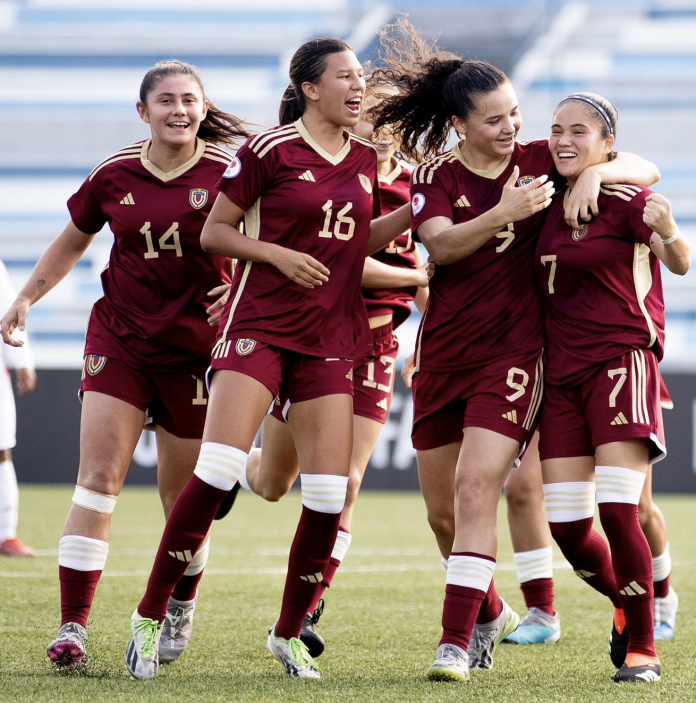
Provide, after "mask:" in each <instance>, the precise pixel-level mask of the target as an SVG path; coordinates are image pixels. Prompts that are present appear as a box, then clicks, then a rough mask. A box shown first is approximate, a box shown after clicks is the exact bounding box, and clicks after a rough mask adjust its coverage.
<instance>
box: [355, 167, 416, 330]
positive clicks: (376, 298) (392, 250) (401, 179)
mask: <svg viewBox="0 0 696 703" xmlns="http://www.w3.org/2000/svg"><path fill="white" fill-rule="evenodd" d="M392 163H393V166H394V168H393V169H392V171H391V173H389V174H388V175H387V176H379V177H378V180H379V198H380V200H381V203H382V214H384V215H387V214H389V213H390V212H394V210H398V209H399V208H400V207H401V206H402V205H405V204H406V203H407V202H408V201H409V197H410V196H409V181H410V180H411V169H410V168H409V167H408V166H406V165H404V164H401V163H399V162H398V161H397V160H396V159H394V158H392ZM415 251H416V245H415V242H414V241H413V239H412V238H411V230H407V231H406V232H404V233H403V234H401V235H399V236H398V237H397V238H396V239H395V240H394V241H393V242H392V243H391V244H390V245H389V246H387V247H385V248H384V249H382V250H381V251H378V252H377V253H376V254H373V255H372V256H373V257H374V258H375V259H377V261H381V262H382V263H384V264H389V265H390V266H400V267H402V268H409V269H414V268H416V254H415ZM417 291H418V288H417V287H416V286H411V287H409V288H363V289H362V295H363V299H364V300H365V307H366V308H367V314H368V317H377V316H378V315H386V314H388V313H393V315H394V329H396V328H397V327H398V326H399V325H400V324H401V323H402V322H404V320H406V319H407V318H408V316H409V315H410V314H411V301H412V300H413V299H414V298H415V297H416V292H417Z"/></svg>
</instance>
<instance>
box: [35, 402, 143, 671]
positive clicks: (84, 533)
mask: <svg viewBox="0 0 696 703" xmlns="http://www.w3.org/2000/svg"><path fill="white" fill-rule="evenodd" d="M143 421H144V412H143V410H142V409H140V408H137V407H135V406H134V405H131V404H129V403H127V402H125V401H123V400H120V399H118V398H114V397H111V396H109V395H105V394H103V393H97V392H93V391H86V392H85V393H84V397H83V405H82V420H81V428H80V468H79V473H78V477H77V487H76V488H75V494H74V496H73V504H72V506H71V508H70V512H69V513H68V518H67V520H66V522H65V527H64V528H63V536H62V538H61V540H60V545H59V548H58V566H59V577H60V593H61V627H60V631H59V632H58V636H57V637H56V638H55V639H54V640H53V641H52V642H51V643H50V644H49V645H48V656H49V658H50V659H51V661H52V662H53V663H54V664H56V666H75V665H76V664H78V663H79V662H80V661H81V660H82V657H83V655H84V652H85V643H86V640H87V629H86V628H87V618H88V616H89V612H90V608H91V606H92V601H93V599H94V592H95V590H96V587H97V583H98V582H99V578H100V576H101V574H102V571H103V570H104V565H105V564H106V558H107V555H108V552H109V528H110V525H111V514H112V513H113V510H114V508H115V506H116V499H117V498H118V496H119V494H120V492H121V489H122V487H123V482H124V480H125V477H126V473H127V471H128V466H129V465H130V460H131V457H132V456H133V452H134V450H135V446H136V444H137V442H138V439H139V437H140V433H141V431H142V427H143Z"/></svg>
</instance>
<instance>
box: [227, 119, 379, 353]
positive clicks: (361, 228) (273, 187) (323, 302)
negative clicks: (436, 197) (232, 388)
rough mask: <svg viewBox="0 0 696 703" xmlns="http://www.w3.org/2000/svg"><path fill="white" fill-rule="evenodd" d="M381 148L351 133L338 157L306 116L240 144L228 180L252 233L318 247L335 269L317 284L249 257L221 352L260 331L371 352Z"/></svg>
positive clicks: (300, 344) (236, 282)
mask: <svg viewBox="0 0 696 703" xmlns="http://www.w3.org/2000/svg"><path fill="white" fill-rule="evenodd" d="M376 186H377V154H376V152H375V149H374V147H373V146H372V145H371V144H370V143H369V142H366V141H365V140H363V139H359V138H357V137H355V136H353V135H349V134H348V133H346V141H345V144H344V145H343V147H342V148H341V150H340V151H339V152H338V153H337V154H336V155H335V156H331V155H330V154H329V153H328V152H326V151H325V150H324V149H322V148H321V147H320V146H319V145H318V144H317V143H316V142H315V141H314V140H313V139H312V138H311V136H310V135H309V133H308V132H307V130H306V129H305V127H304V125H303V123H302V120H301V119H300V120H298V121H297V122H295V123H294V124H290V125H286V126H284V127H276V128H275V129H271V130H268V131H266V132H262V133H261V134H258V135H256V136H255V137H253V138H252V139H250V140H249V141H248V142H247V143H246V144H245V145H244V146H243V147H242V148H241V149H240V150H239V152H238V155H237V158H236V159H235V161H234V162H233V164H232V165H231V166H230V168H228V170H227V171H226V172H225V175H224V177H223V178H222V179H221V180H220V183H219V185H218V187H219V189H220V192H222V193H224V194H225V195H226V196H227V197H228V198H229V199H230V200H231V201H232V202H233V203H234V204H235V205H237V206H238V207H240V208H241V209H242V210H244V212H245V215H244V227H245V230H244V231H245V234H246V236H248V237H250V238H252V239H260V240H261V241H264V242H271V243H273V244H278V245H280V246H283V247H286V248H288V249H294V250H295V251H301V252H304V253H307V254H309V255H310V256H312V257H314V258H315V259H317V260H318V261H320V262H321V263H322V264H324V266H326V268H328V269H329V271H330V274H329V280H328V282H327V283H324V284H323V285H321V286H317V287H316V288H313V289H308V288H303V287H302V286H300V285H299V284H297V283H293V282H292V281H291V280H290V279H289V278H288V277H287V276H285V275H283V274H282V273H281V272H280V271H279V270H278V269H277V268H276V267H275V266H272V265H270V264H262V263H254V262H251V261H247V262H244V263H243V264H242V263H241V262H240V265H239V266H237V268H236V270H235V275H234V279H233V283H232V292H231V295H230V299H229V302H228V304H227V306H226V308H225V311H224V313H223V317H222V320H221V321H220V331H219V333H218V342H217V344H216V348H215V352H214V356H215V357H216V358H220V357H224V356H227V354H229V353H230V350H232V351H234V345H233V344H232V343H231V340H234V339H238V338H250V339H253V340H260V341H262V342H266V343H267V344H271V345H273V346H275V347H280V348H283V349H288V350H291V351H296V352H300V353H302V354H308V355H311V356H320V357H340V358H350V359H352V358H354V357H355V356H356V355H357V356H363V355H364V354H365V353H367V350H368V348H369V344H370V339H371V336H370V330H369V327H368V324H367V315H366V313H365V305H364V303H363V301H362V297H361V295H360V280H361V276H362V270H363V266H364V261H365V256H366V255H367V241H368V238H369V235H370V222H371V221H372V219H373V217H377V216H378V215H379V214H380V207H379V192H378V189H377V188H376Z"/></svg>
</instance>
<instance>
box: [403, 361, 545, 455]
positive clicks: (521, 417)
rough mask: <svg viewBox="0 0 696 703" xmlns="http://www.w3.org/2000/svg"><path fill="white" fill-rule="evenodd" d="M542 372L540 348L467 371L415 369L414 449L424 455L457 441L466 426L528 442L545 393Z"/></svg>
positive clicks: (460, 438) (459, 440)
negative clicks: (442, 371)
mask: <svg viewBox="0 0 696 703" xmlns="http://www.w3.org/2000/svg"><path fill="white" fill-rule="evenodd" d="M543 371H544V354H543V351H542V350H538V351H535V352H533V353H530V354H525V355H520V356H517V357H508V358H507V359H496V360H495V361H493V362H491V363H490V364H488V365H486V366H480V367H478V368H475V369H468V370H466V371H453V372H447V373H437V372H432V371H419V372H418V373H416V374H415V375H414V377H413V432H412V435H411V436H412V438H413V446H414V447H415V448H416V449H417V450H420V451H424V450H427V449H435V448H437V447H443V446H444V445H446V444H452V443H454V442H461V441H462V432H463V430H464V429H465V428H466V427H482V428H483V429H486V430H491V431H493V432H498V433H499V434H502V435H504V436H506V437H510V438H511V439H516V440H517V441H518V442H520V444H524V443H525V442H528V441H529V440H530V439H531V437H532V434H533V433H534V429H535V427H536V419H537V413H538V410H539V406H540V405H541V399H542V395H543V391H544V380H543Z"/></svg>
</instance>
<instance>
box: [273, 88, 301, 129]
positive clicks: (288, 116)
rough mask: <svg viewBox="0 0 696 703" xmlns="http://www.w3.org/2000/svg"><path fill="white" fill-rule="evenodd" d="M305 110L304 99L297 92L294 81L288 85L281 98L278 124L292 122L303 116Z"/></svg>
mask: <svg viewBox="0 0 696 703" xmlns="http://www.w3.org/2000/svg"><path fill="white" fill-rule="evenodd" d="M303 112H304V104H303V101H302V100H300V97H299V96H298V95H297V93H296V92H295V87H294V86H293V84H292V83H290V84H289V85H288V87H287V88H286V89H285V92H284V93H283V97H282V98H281V99H280V108H279V109H278V124H279V125H281V127H282V126H283V125H286V124H292V123H293V122H297V120H299V119H300V117H302V113H303Z"/></svg>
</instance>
